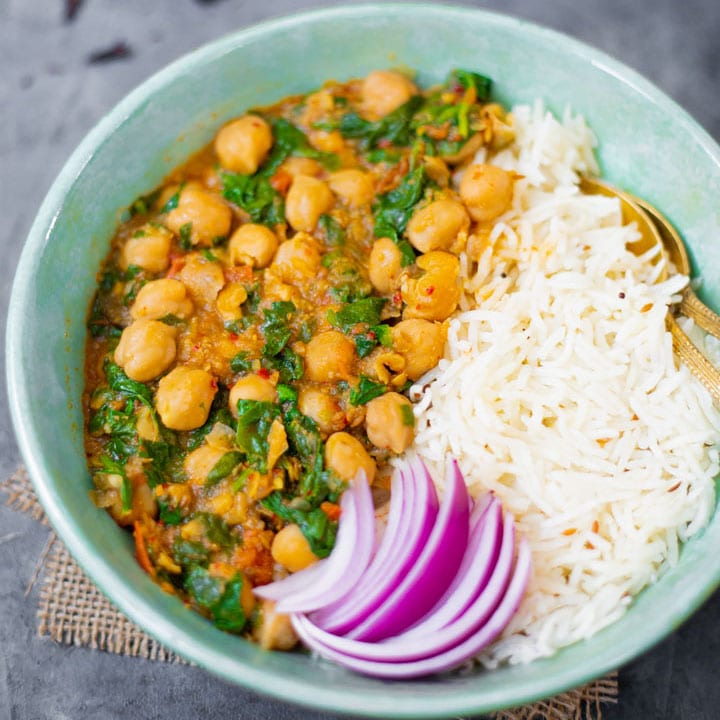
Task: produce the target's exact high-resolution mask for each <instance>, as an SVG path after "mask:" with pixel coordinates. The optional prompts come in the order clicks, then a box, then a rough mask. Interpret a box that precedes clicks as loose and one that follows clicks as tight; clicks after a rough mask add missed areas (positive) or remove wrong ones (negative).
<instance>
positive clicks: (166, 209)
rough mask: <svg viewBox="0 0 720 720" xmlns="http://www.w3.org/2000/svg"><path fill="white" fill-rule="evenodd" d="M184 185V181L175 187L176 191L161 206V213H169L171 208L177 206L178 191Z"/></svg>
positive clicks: (178, 200) (180, 190)
mask: <svg viewBox="0 0 720 720" xmlns="http://www.w3.org/2000/svg"><path fill="white" fill-rule="evenodd" d="M184 185H185V183H180V187H179V188H178V189H177V192H176V193H175V194H174V195H172V196H171V197H170V199H169V200H168V201H167V202H166V203H165V204H164V205H163V206H162V208H161V210H160V213H161V214H163V213H169V212H170V211H171V210H175V208H177V206H178V203H179V202H180V193H181V192H182V189H183V186H184Z"/></svg>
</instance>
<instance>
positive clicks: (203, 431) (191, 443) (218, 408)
mask: <svg viewBox="0 0 720 720" xmlns="http://www.w3.org/2000/svg"><path fill="white" fill-rule="evenodd" d="M229 395H230V393H229V392H228V389H227V388H226V387H225V385H223V384H221V383H219V384H218V391H217V393H215V398H214V399H213V402H212V405H211V406H210V414H209V415H208V419H207V420H206V421H205V424H204V425H201V426H200V427H199V428H197V430H193V431H192V432H190V433H188V440H187V449H188V450H195V448H197V447H200V445H201V444H202V441H203V440H204V439H205V437H206V436H207V434H208V433H209V432H210V431H211V430H212V428H213V425H215V423H218V422H219V423H222V424H223V425H227V426H228V427H229V428H232V429H233V430H234V429H235V418H234V417H233V415H232V413H231V412H230V410H228V406H227V405H228V397H229Z"/></svg>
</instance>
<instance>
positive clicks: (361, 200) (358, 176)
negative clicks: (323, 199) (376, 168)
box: [328, 169, 375, 207]
mask: <svg viewBox="0 0 720 720" xmlns="http://www.w3.org/2000/svg"><path fill="white" fill-rule="evenodd" d="M328 183H329V184H330V189H331V190H332V191H333V192H334V193H335V194H336V195H338V196H339V197H341V198H342V199H343V200H344V201H345V202H346V203H348V205H350V206H351V207H361V206H363V205H368V204H369V203H370V202H371V201H372V199H373V197H374V195H375V189H374V187H373V181H372V178H371V177H370V175H368V173H366V172H363V171H362V170H356V169H349V170H338V171H337V172H334V173H333V174H332V175H331V176H330V178H329V180H328Z"/></svg>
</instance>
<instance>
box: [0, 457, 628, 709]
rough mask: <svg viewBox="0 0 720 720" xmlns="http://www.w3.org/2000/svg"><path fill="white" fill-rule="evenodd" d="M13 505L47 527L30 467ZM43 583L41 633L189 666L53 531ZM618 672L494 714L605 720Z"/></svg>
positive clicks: (3, 486)
mask: <svg viewBox="0 0 720 720" xmlns="http://www.w3.org/2000/svg"><path fill="white" fill-rule="evenodd" d="M0 490H2V491H3V492H4V493H5V494H6V495H7V505H9V506H10V507H11V508H13V509H15V510H18V511H19V512H23V513H27V514H28V515H30V516H31V517H32V518H34V519H35V520H38V521H39V522H41V523H43V524H44V525H47V524H48V522H47V518H46V517H45V513H44V512H43V510H42V507H41V506H40V504H39V502H38V500H37V497H36V496H35V492H34V490H33V488H32V485H31V484H30V479H29V478H28V475H27V472H26V471H25V468H22V467H20V468H18V470H17V471H16V472H15V473H14V474H13V475H12V476H11V477H10V478H8V479H7V480H5V481H3V482H1V483H0ZM38 581H39V582H40V589H39V593H38V596H39V604H38V612H37V619H38V634H39V635H41V636H49V637H50V638H51V639H52V640H54V641H55V642H57V643H61V644H63V645H76V646H81V647H89V648H93V649H95V650H104V651H106V652H111V653H117V654H118V655H132V656H136V657H143V658H146V659H148V660H160V661H163V662H171V663H186V662H187V661H186V660H184V659H183V658H181V657H179V656H178V655H176V654H175V653H173V652H171V651H170V650H167V649H166V648H164V647H163V646H162V645H161V644H160V643H159V642H157V640H154V639H153V638H151V637H150V636H149V635H147V634H146V633H145V632H143V630H141V629H140V628H139V627H138V626H137V625H135V623H133V622H131V621H130V620H128V619H127V618H126V617H125V616H124V615H123V614H122V613H121V612H120V611H119V610H118V609H117V608H116V607H115V606H114V605H112V604H111V603H110V602H109V601H108V600H107V598H106V597H105V596H104V595H103V594H102V593H101V592H100V591H99V590H98V589H97V588H96V587H95V586H94V585H93V584H92V582H91V581H90V580H89V579H88V577H87V576H86V575H85V573H84V572H83V571H82V570H81V569H80V567H79V566H78V565H77V564H76V563H75V561H74V560H73V559H72V557H71V556H70V553H68V551H67V550H66V549H65V546H64V545H63V544H62V542H61V541H60V540H59V539H58V538H57V536H56V535H55V533H54V532H52V531H51V532H50V534H49V536H48V540H47V542H46V543H45V547H44V548H43V550H42V552H41V553H40V557H39V558H38V561H37V564H36V567H35V569H34V571H33V573H32V577H31V580H30V584H29V585H28V588H27V591H26V595H29V593H30V591H31V590H32V587H33V586H34V585H35V583H36V582H38ZM617 701H618V679H617V673H611V674H610V675H608V676H607V677H604V678H601V679H600V680H596V681H594V682H592V683H589V684H588V685H585V686H584V687H581V688H577V689H576V690H571V691H570V692H566V693H562V694H561V695H558V696H556V697H554V698H551V699H550V700H544V701H541V702H537V703H535V704H533V705H526V706H524V707H521V708H517V709H514V710H505V711H501V712H498V713H494V714H493V715H492V718H493V719H494V720H601V719H602V705H603V704H604V703H617Z"/></svg>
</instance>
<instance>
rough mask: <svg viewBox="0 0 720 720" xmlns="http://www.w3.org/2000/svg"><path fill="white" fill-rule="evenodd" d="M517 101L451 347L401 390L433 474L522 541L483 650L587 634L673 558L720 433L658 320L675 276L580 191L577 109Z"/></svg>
mask: <svg viewBox="0 0 720 720" xmlns="http://www.w3.org/2000/svg"><path fill="white" fill-rule="evenodd" d="M513 114H514V118H515V127H516V132H517V137H516V141H515V142H514V144H513V145H512V146H510V147H509V148H507V149H505V150H503V151H502V152H500V153H499V154H497V155H495V156H494V157H493V158H491V160H490V161H491V162H493V163H495V164H496V165H499V166H501V167H503V168H505V169H508V170H515V171H517V172H518V173H520V174H521V175H523V176H524V178H523V179H521V180H519V181H518V182H517V183H516V191H515V198H514V202H513V207H512V209H511V210H510V211H509V212H508V213H506V214H505V215H504V216H503V217H501V218H500V221H499V222H497V223H496V224H495V226H494V228H493V229H492V231H491V232H490V233H489V234H488V235H486V236H484V237H482V238H477V237H476V238H471V240H470V242H469V244H468V254H473V255H474V257H472V258H469V257H467V255H466V256H465V257H463V258H461V264H462V266H463V272H464V275H465V277H464V281H465V287H466V291H467V293H468V294H467V297H466V298H465V300H464V305H463V307H462V308H461V310H462V311H461V312H460V313H459V314H457V315H456V316H455V317H454V318H453V319H452V320H451V322H450V326H449V333H448V343H447V346H446V350H445V359H443V360H441V362H440V364H439V365H438V367H437V368H436V369H435V370H433V371H431V372H430V373H429V374H428V375H427V376H426V377H424V378H423V379H422V380H421V382H419V383H418V384H417V385H416V386H415V387H414V388H413V390H412V391H411V393H415V396H416V397H420V399H419V402H418V404H417V406H416V411H415V412H416V416H417V437H416V443H415V448H416V452H418V453H419V454H420V455H421V457H422V458H423V459H424V460H425V461H426V463H427V464H428V466H429V467H430V468H431V470H432V471H433V474H434V476H435V477H436V478H438V479H440V478H442V475H443V471H444V470H443V469H444V463H445V457H446V455H447V454H448V453H452V454H453V455H455V456H456V457H457V458H458V460H459V462H460V466H461V468H462V470H463V473H464V474H465V477H466V480H467V482H468V484H469V486H470V489H471V491H472V492H473V494H475V495H477V494H480V493H482V492H484V491H486V490H492V491H493V492H495V493H496V495H497V496H498V497H499V498H500V499H501V501H502V502H503V504H504V506H505V508H506V509H508V510H509V511H510V512H512V513H513V514H514V515H515V518H516V520H517V525H518V529H519V531H520V533H522V534H523V535H524V536H525V537H526V538H527V539H528V540H529V542H530V545H531V547H532V554H533V577H532V580H531V583H530V586H529V588H528V592H527V595H526V598H525V600H524V602H523V604H522V606H521V608H520V610H519V612H518V613H517V615H516V616H515V618H514V619H513V621H512V623H511V625H510V626H509V627H508V629H507V630H506V632H505V633H504V635H503V637H502V638H501V639H500V640H499V641H498V642H496V643H495V644H494V645H493V646H492V647H491V648H489V650H488V651H487V652H486V653H485V655H484V656H483V657H482V658H481V661H482V662H483V663H484V664H486V665H487V666H489V667H492V666H494V665H496V664H497V663H499V662H502V661H509V662H512V663H517V662H528V661H530V660H532V659H533V658H536V657H539V656H544V655H550V654H552V653H553V652H554V651H555V650H556V649H557V648H560V647H562V646H564V645H568V644H570V643H572V642H575V641H577V640H580V639H582V638H587V637H589V636H590V635H592V634H593V633H595V632H597V631H598V630H599V629H600V628H602V627H604V626H606V625H608V624H609V623H611V622H613V621H615V620H617V619H618V618H619V617H620V616H621V615H622V614H623V612H624V611H625V609H626V608H627V606H628V604H629V603H630V602H631V599H632V596H633V595H634V594H636V593H637V592H638V591H640V590H641V589H642V588H643V587H644V586H646V585H647V584H649V583H652V582H654V581H655V579H656V578H657V577H658V575H659V574H660V573H662V572H663V570H664V569H666V568H667V567H668V566H672V565H673V564H674V563H675V562H676V561H677V558H678V551H679V544H680V543H681V542H684V541H685V540H687V539H688V538H689V537H690V536H692V535H693V534H695V533H697V532H698V531H699V530H700V529H701V528H702V527H703V526H704V525H705V524H706V523H707V521H708V519H709V516H710V514H711V512H712V509H713V507H714V483H713V478H714V476H715V475H716V474H717V473H718V451H717V448H716V442H717V439H718V433H719V432H720V414H719V413H718V411H717V409H716V408H715V407H714V406H713V404H712V401H711V398H710V395H709V394H708V392H707V391H706V390H705V389H704V388H703V387H702V386H701V385H700V384H699V383H698V382H697V381H696V380H695V379H694V378H693V377H692V376H691V374H690V373H689V371H688V370H687V368H685V367H684V366H681V367H679V368H676V366H675V362H674V358H673V352H672V343H671V338H670V335H669V334H668V333H667V332H666V331H665V315H666V309H667V306H668V304H669V303H671V301H672V298H673V295H674V294H676V293H677V292H678V291H679V290H680V289H681V288H682V287H683V286H684V284H685V282H686V281H687V278H683V277H678V276H675V277H673V278H671V279H670V280H668V281H666V282H663V283H661V284H655V282H654V281H655V278H656V274H657V270H656V269H655V266H654V265H653V263H652V260H653V258H652V257H651V256H646V257H637V256H636V255H634V254H633V253H632V252H630V251H629V250H628V249H627V247H626V246H627V243H629V242H632V241H633V240H635V239H637V237H638V235H637V232H636V230H635V228H634V226H623V224H622V217H621V212H620V206H619V203H618V202H617V201H616V200H614V199H610V198H605V197H600V196H595V197H591V196H583V195H581V194H580V193H579V191H578V189H577V181H578V174H583V173H593V172H596V171H597V167H596V165H595V160H594V158H593V146H594V138H593V135H592V133H591V132H590V130H589V129H588V127H587V126H586V124H585V122H584V120H583V119H582V118H579V117H573V116H572V115H570V114H569V113H566V114H565V116H564V117H563V119H562V122H559V121H557V120H556V119H554V118H553V117H552V116H551V115H550V114H549V113H547V112H545V110H544V108H543V106H542V105H541V104H536V105H535V106H534V107H518V108H515V109H514V112H513ZM487 160H488V159H487V158H486V157H485V156H484V155H482V154H481V155H480V156H479V157H478V158H476V161H477V162H483V161H487ZM461 419H462V421H461Z"/></svg>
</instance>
